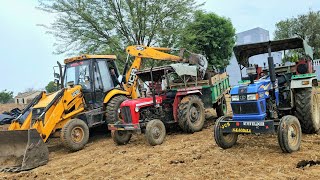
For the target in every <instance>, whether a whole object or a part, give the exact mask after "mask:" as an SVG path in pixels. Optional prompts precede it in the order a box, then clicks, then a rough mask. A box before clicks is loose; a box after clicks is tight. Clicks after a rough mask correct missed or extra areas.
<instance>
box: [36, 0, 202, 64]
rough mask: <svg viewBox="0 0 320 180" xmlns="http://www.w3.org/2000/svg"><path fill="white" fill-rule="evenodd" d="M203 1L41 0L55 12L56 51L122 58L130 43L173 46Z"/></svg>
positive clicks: (43, 6)
mask: <svg viewBox="0 0 320 180" xmlns="http://www.w3.org/2000/svg"><path fill="white" fill-rule="evenodd" d="M199 6H201V5H200V4H198V3H196V0H55V1H53V2H52V1H50V0H40V5H39V8H40V9H42V10H44V11H47V12H49V13H54V14H56V20H55V21H54V22H53V23H52V24H51V25H50V26H45V25H43V26H45V27H47V28H48V33H51V34H53V35H54V36H55V37H56V39H57V44H56V45H57V46H56V47H57V48H56V53H66V52H80V53H81V52H85V53H95V54H102V53H105V54H106V53H112V54H116V55H118V56H120V57H122V58H120V59H122V61H123V59H124V58H123V57H124V55H125V53H124V49H125V48H126V46H128V45H135V44H139V45H147V46H165V47H174V46H175V44H176V42H177V39H178V37H179V35H180V33H181V29H182V28H183V27H184V26H185V24H186V23H187V22H188V21H189V16H191V14H192V13H193V12H194V10H196V9H197V8H198V7H199Z"/></svg>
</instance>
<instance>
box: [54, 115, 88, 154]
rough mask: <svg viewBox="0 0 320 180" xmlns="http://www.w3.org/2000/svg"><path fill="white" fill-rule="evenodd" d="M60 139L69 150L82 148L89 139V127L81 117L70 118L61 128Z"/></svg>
mask: <svg viewBox="0 0 320 180" xmlns="http://www.w3.org/2000/svg"><path fill="white" fill-rule="evenodd" d="M60 139H61V141H62V144H63V145H64V146H65V147H66V148H68V149H70V150H71V151H78V150H80V149H83V148H84V146H85V145H86V144H87V142H88V140H89V127H88V125H87V124H86V123H85V122H84V121H83V120H81V119H71V120H70V121H68V122H67V123H66V124H65V125H64V126H63V128H62V129H61V135H60Z"/></svg>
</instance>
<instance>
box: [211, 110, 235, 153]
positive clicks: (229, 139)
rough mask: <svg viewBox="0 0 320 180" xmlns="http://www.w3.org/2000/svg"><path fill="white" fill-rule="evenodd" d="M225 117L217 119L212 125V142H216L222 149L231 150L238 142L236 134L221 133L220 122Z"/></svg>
mask: <svg viewBox="0 0 320 180" xmlns="http://www.w3.org/2000/svg"><path fill="white" fill-rule="evenodd" d="M225 119H226V117H224V116H221V117H220V118H218V119H217V121H216V123H215V125H214V132H213V136H214V140H215V141H216V143H217V145H218V146H219V147H221V148H223V149H228V148H231V147H232V146H233V145H235V144H236V142H237V140H238V134H235V133H223V132H222V131H221V126H220V121H223V120H225Z"/></svg>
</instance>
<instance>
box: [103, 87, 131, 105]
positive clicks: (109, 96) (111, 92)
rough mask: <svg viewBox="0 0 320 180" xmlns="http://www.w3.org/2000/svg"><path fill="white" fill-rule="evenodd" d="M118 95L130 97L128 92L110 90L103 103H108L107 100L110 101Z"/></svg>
mask: <svg viewBox="0 0 320 180" xmlns="http://www.w3.org/2000/svg"><path fill="white" fill-rule="evenodd" d="M119 94H122V95H126V96H129V95H130V94H129V92H127V91H123V90H119V89H113V90H111V91H110V92H109V93H108V94H107V96H106V97H105V98H104V101H103V103H108V102H109V100H110V99H111V98H112V97H113V96H115V95H119Z"/></svg>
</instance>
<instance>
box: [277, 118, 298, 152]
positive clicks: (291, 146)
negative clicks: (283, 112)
mask: <svg viewBox="0 0 320 180" xmlns="http://www.w3.org/2000/svg"><path fill="white" fill-rule="evenodd" d="M301 136H302V132H301V126H300V123H299V120H298V119H297V118H296V117H295V116H291V115H287V116H284V117H282V118H281V120H280V124H279V127H278V142H279V145H280V147H281V150H282V151H283V152H285V153H291V152H294V151H298V150H299V149H300V144H301Z"/></svg>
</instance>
